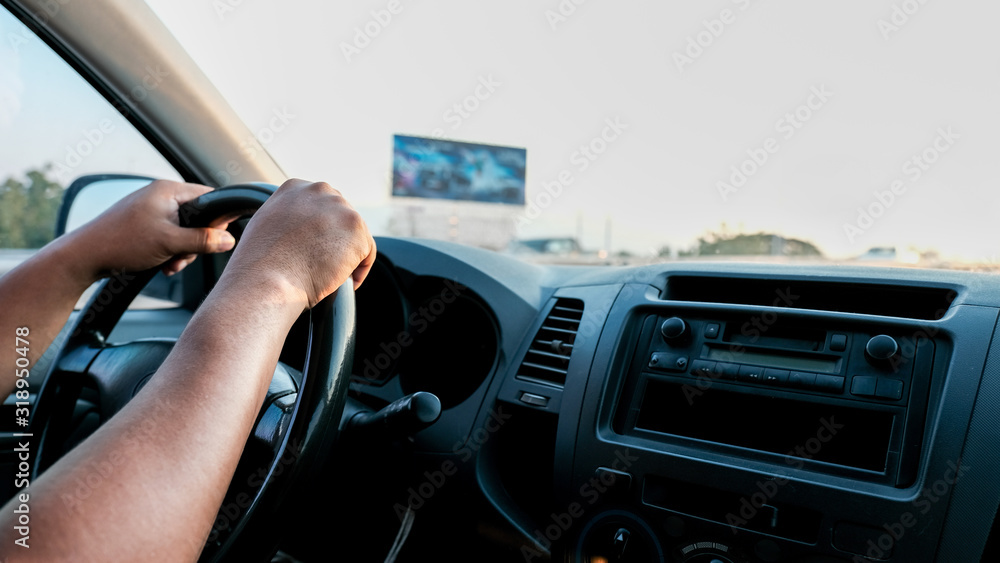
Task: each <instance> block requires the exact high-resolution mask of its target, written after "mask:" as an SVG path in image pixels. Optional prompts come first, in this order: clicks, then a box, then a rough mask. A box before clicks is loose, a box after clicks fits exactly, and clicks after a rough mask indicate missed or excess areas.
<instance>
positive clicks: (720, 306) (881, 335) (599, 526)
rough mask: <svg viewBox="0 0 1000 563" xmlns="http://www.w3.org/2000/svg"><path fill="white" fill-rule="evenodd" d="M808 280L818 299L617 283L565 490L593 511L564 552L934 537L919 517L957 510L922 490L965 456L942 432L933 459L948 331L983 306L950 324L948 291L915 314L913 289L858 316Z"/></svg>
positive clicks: (811, 548) (895, 550)
mask: <svg viewBox="0 0 1000 563" xmlns="http://www.w3.org/2000/svg"><path fill="white" fill-rule="evenodd" d="M808 285H809V284H799V286H797V287H795V288H794V289H795V292H796V294H797V295H802V296H803V298H802V301H803V302H806V301H809V300H810V299H811V301H809V302H810V303H811V304H813V305H814V306H816V309H802V308H797V307H796V306H794V305H793V306H786V305H784V304H779V301H778V300H777V299H775V300H774V301H773V303H772V302H768V303H760V302H752V300H747V301H745V302H743V303H707V302H695V301H693V300H692V301H679V300H670V299H663V298H662V296H656V295H651V294H650V291H649V290H648V288H646V289H645V290H642V289H640V288H637V289H636V291H634V292H632V293H628V292H623V293H624V298H621V297H620V298H619V300H618V302H617V303H616V305H615V307H614V308H613V309H612V310H611V313H610V314H609V316H608V322H607V325H606V326H605V332H604V334H603V335H602V337H601V338H602V347H604V346H606V348H604V349H608V350H611V351H610V352H609V353H608V354H607V356H606V357H601V356H600V355H598V357H597V358H595V362H594V366H593V367H592V370H591V373H592V378H591V380H590V381H589V382H588V385H587V390H586V397H585V398H584V400H583V402H582V405H581V406H582V408H581V419H580V425H579V430H578V435H577V442H576V448H575V451H576V453H575V457H574V460H573V462H572V474H573V481H572V482H571V484H570V485H569V486H568V487H566V488H565V489H564V497H565V500H566V502H567V506H573V504H572V503H573V502H576V503H577V504H579V505H581V506H583V507H584V508H585V509H586V510H587V516H585V517H583V518H581V521H582V524H581V525H580V528H579V530H578V532H577V534H576V536H574V540H573V542H572V545H568V546H567V550H568V551H569V554H568V556H567V560H570V561H602V560H607V561H621V562H626V561H705V562H713V563H726V562H739V561H748V562H749V561H767V562H778V561H906V560H915V559H913V557H914V556H915V554H921V553H922V550H924V551H926V549H927V546H924V545H921V540H920V538H919V537H918V536H917V534H918V533H917V532H915V531H913V530H916V529H918V526H917V524H919V529H922V530H925V531H935V530H937V531H939V530H940V526H941V525H942V522H943V518H944V513H945V511H946V508H947V506H946V503H943V502H936V501H934V502H932V501H930V499H929V498H928V497H927V496H926V495H925V491H926V490H929V489H928V488H927V487H928V485H934V484H935V483H936V481H937V480H941V479H945V482H947V479H948V478H949V474H948V473H947V472H948V471H949V467H950V466H949V465H947V463H945V462H946V461H947V460H948V459H951V460H953V461H954V460H958V463H953V464H952V465H955V466H956V467H958V466H960V453H961V444H947V443H946V444H941V445H940V446H939V447H938V450H939V451H938V453H939V456H937V457H936V458H932V457H931V455H930V454H931V452H930V447H929V446H930V441H929V435H930V432H931V429H932V428H931V427H932V426H933V417H934V415H935V414H936V412H937V409H938V401H939V400H940V398H941V395H942V389H943V385H944V379H945V378H944V374H945V373H946V372H947V371H948V369H947V365H948V362H949V361H950V357H951V355H952V353H953V349H954V341H953V340H952V338H951V333H950V332H949V331H948V330H947V329H946V327H947V326H949V322H955V323H958V322H961V323H964V324H965V326H974V325H976V323H978V322H979V321H978V320H977V319H976V318H975V317H976V315H977V314H978V312H977V311H975V310H967V311H961V310H958V311H956V310H952V311H951V316H952V317H963V318H961V319H959V320H956V319H954V318H952V319H949V320H948V322H941V321H940V320H941V317H942V316H943V315H944V313H943V311H944V310H947V309H948V305H949V304H950V299H953V298H954V293H953V292H952V294H951V295H950V297H946V299H948V301H947V302H946V303H945V307H943V308H942V312H941V313H939V314H937V315H932V314H930V313H928V312H927V311H928V310H929V307H930V306H931V305H930V303H927V304H926V307H923V308H922V309H921V311H920V313H919V314H916V315H913V316H911V317H910V318H907V316H906V314H905V311H906V307H905V305H906V303H905V299H908V298H909V297H912V295H909V296H905V297H904V298H903V299H902V300H900V301H899V302H898V303H894V304H892V306H893V307H894V308H893V309H892V311H891V312H892V314H893V315H894V316H889V315H880V314H877V313H878V311H876V310H872V311H863V312H862V313H860V314H859V313H856V312H854V311H851V310H843V309H841V310H837V309H836V308H835V307H832V306H831V307H826V303H827V302H826V301H823V299H826V298H827V297H826V296H825V295H823V294H822V293H823V292H822V290H824V288H822V287H820V286H815V287H804V286H808ZM841 291H844V288H841ZM845 293H846V291H845ZM944 294H945V292H944V290H942V291H940V292H939V293H937V294H933V295H931V294H928V295H930V296H931V297H933V298H934V299H937V298H939V297H940V296H942V295H944ZM770 295H771V296H773V295H777V296H778V297H779V298H780V296H781V291H780V288H779V291H777V292H774V291H772V292H770ZM744 297H746V296H744ZM924 297H927V296H924ZM867 299H869V302H870V303H869V305H871V304H872V303H873V300H872V299H871V298H870V296H868V297H867ZM873 306H874V305H873ZM823 309H825V310H823ZM959 309H960V308H959ZM986 320H987V319H986V315H984V316H983V322H984V324H983V326H984V328H986V327H988V326H990V325H987V324H985V321H986ZM612 343H613V344H612ZM601 373H603V374H606V378H604V379H602V380H595V379H599V378H595V377H593V374H601ZM595 429H596V432H595V431H594V430H595ZM956 471H957V470H956ZM938 473H941V475H938ZM950 477H951V479H952V481H951V482H952V483H953V482H954V479H955V478H956V477H955V476H954V475H951V476H950ZM942 487H943V486H942ZM942 487H939V488H942ZM938 492H939V493H942V495H938V497H935V498H943V497H946V495H947V493H948V492H949V491H945V490H942V491H938ZM560 506H561V505H560ZM911 517H912V518H913V519H915V520H914V521H915V522H917V524H913V523H911V522H909V520H908V519H909V518H911ZM901 519H902V520H905V522H903V523H900V522H901V521H902V520H901ZM900 526H902V528H900ZM901 529H905V532H906V533H909V534H910V537H909V538H908V541H907V542H905V543H902V542H900V541H899V540H900V538H899V537H897V535H898V534H897V532H898V530H901ZM935 537H936V535H935ZM927 541H930V540H929V539H928V540H927ZM629 553H631V554H633V557H632V558H629V557H628V556H626V555H627V554H629ZM923 555H924V556H926V553H924V554H923Z"/></svg>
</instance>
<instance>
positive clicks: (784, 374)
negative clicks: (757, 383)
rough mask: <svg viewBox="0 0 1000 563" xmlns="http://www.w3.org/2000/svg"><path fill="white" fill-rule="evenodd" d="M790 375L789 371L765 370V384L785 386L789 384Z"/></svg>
mask: <svg viewBox="0 0 1000 563" xmlns="http://www.w3.org/2000/svg"><path fill="white" fill-rule="evenodd" d="M788 375H789V372H788V370H787V369H766V370H764V383H769V384H771V385H785V384H787V383H788Z"/></svg>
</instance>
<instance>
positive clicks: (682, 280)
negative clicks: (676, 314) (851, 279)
mask: <svg viewBox="0 0 1000 563" xmlns="http://www.w3.org/2000/svg"><path fill="white" fill-rule="evenodd" d="M957 295H958V293H957V291H956V290H955V289H952V288H950V287H928V286H925V285H924V286H905V285H881V284H866V283H842V282H825V281H822V282H821V281H803V280H794V279H786V280H782V279H774V278H763V279H759V278H734V277H728V276H727V277H716V276H693V275H678V276H670V277H669V278H668V279H667V287H666V290H665V291H664V292H663V298H664V299H666V300H670V301H695V302H700V303H735V304H740V305H759V306H765V307H787V308H791V309H813V310H818V311H838V312H842V313H863V314H867V315H883V316H888V317H903V318H909V319H923V320H937V319H940V318H941V317H943V316H944V314H945V313H946V312H947V311H948V309H949V307H951V304H952V302H953V301H954V300H955V297H956V296H957Z"/></svg>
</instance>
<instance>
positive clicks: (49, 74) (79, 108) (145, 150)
mask: <svg viewBox="0 0 1000 563" xmlns="http://www.w3.org/2000/svg"><path fill="white" fill-rule="evenodd" d="M150 87H151V88H155V87H156V84H155V83H153V84H152V85H151V86H150ZM95 173H125V174H137V175H143V176H151V177H156V178H167V179H175V180H177V179H180V176H179V174H178V173H177V172H176V171H175V170H174V169H173V168H172V167H171V166H170V164H168V163H167V161H166V160H165V159H164V158H163V157H162V156H161V155H160V154H159V153H158V152H157V151H156V149H154V148H153V147H152V145H150V144H149V142H148V141H146V139H145V138H143V136H142V135H140V134H139V133H138V132H137V131H136V130H135V128H133V127H132V125H131V124H130V123H129V122H128V121H127V120H126V119H125V118H124V117H123V116H122V115H121V114H120V113H119V112H118V111H117V110H115V109H114V107H112V105H111V104H109V103H108V102H107V101H106V100H105V99H104V98H103V97H101V95H100V94H99V93H97V92H96V91H95V90H94V88H93V87H91V86H90V84H88V83H87V82H86V81H85V80H84V79H83V78H82V77H81V76H79V75H78V74H77V73H76V71H75V70H73V69H72V68H71V67H70V66H69V65H67V64H66V63H65V62H64V61H63V60H62V59H61V58H60V57H59V55H58V54H56V53H55V52H54V51H53V50H52V49H51V48H49V46H48V45H46V44H45V43H44V42H43V41H42V40H41V39H39V38H38V37H37V36H36V35H35V34H34V33H32V32H31V31H30V30H29V29H28V28H27V27H25V26H24V24H22V23H21V22H20V21H18V20H17V19H16V18H14V16H13V15H11V14H10V13H9V12H8V11H7V10H6V9H4V8H2V7H0V275H2V274H3V273H5V272H6V271H8V270H9V269H11V268H13V267H14V266H16V265H17V264H18V263H20V262H21V261H23V260H25V259H26V258H28V257H29V256H31V254H32V253H34V252H35V251H36V250H37V249H39V248H41V247H42V246H44V245H45V244H46V243H48V242H49V241H51V240H52V238H53V237H54V232H55V224H56V217H57V214H58V210H59V205H60V203H61V201H62V195H63V192H64V191H65V189H66V187H67V186H69V185H70V183H72V181H73V180H74V179H75V178H78V177H80V176H82V175H85V174H95ZM121 195H122V194H108V197H109V198H114V197H121ZM161 276H162V275H161ZM178 283H179V282H178V281H177V280H172V279H171V280H167V279H157V280H154V282H153V283H151V284H150V286H149V287H148V288H147V291H145V292H144V293H145V294H146V298H145V299H138V300H136V302H135V303H134V304H133V305H137V306H139V307H140V308H158V307H169V306H173V305H174V301H175V300H176V298H177V296H178V295H179V294H180V288H179V287H178Z"/></svg>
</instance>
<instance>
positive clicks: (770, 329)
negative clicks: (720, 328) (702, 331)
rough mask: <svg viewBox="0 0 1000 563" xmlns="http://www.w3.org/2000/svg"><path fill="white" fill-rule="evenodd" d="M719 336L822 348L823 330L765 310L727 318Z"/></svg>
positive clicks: (771, 344) (812, 349) (758, 343)
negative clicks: (786, 320) (794, 322)
mask: <svg viewBox="0 0 1000 563" xmlns="http://www.w3.org/2000/svg"><path fill="white" fill-rule="evenodd" d="M722 340H723V341H724V342H728V343H730V344H739V345H753V346H763V347H767V348H782V349H785V350H800V351H805V352H815V351H818V350H822V349H823V345H824V344H825V343H826V331H825V330H822V329H817V328H815V327H808V326H802V325H801V324H799V323H796V324H790V323H788V322H783V319H782V318H781V317H780V316H779V315H778V314H777V313H773V312H770V311H768V312H764V313H761V314H758V315H754V316H751V317H744V318H740V319H733V320H730V321H729V322H727V323H726V330H725V332H724V333H723V337H722Z"/></svg>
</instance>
